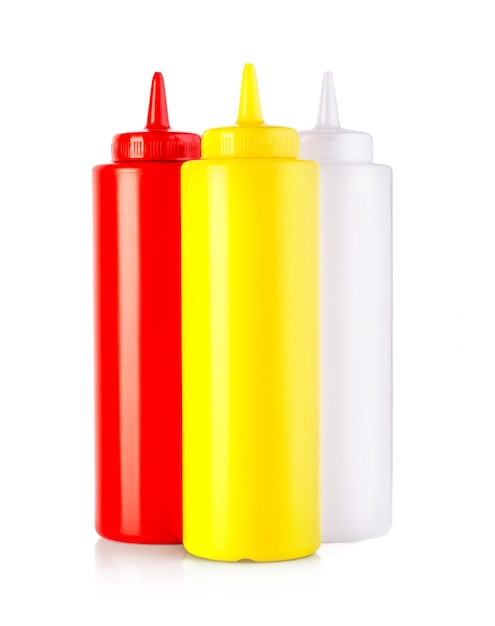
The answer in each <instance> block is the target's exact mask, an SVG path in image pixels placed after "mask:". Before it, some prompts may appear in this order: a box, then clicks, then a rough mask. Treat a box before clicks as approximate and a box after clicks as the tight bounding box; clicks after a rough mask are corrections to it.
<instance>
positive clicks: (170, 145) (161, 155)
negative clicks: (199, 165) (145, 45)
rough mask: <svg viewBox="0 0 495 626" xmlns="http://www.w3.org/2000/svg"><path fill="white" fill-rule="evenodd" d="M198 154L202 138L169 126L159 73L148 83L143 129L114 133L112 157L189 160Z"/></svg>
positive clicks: (135, 159) (162, 84) (120, 158)
mask: <svg viewBox="0 0 495 626" xmlns="http://www.w3.org/2000/svg"><path fill="white" fill-rule="evenodd" d="M200 156H201V137H200V136H199V135H195V134H194V133H179V132H176V131H173V130H171V129H170V124H169V122H168V112H167V98H166V96H165V85H164V82H163V76H162V75H161V73H160V72H155V74H154V76H153V81H152V83H151V93H150V106H149V109H148V122H147V124H146V128H145V129H144V130H140V131H138V132H136V133H122V134H121V135H115V137H114V138H113V141H112V160H113V161H114V162H119V161H188V160H189V159H199V158H200Z"/></svg>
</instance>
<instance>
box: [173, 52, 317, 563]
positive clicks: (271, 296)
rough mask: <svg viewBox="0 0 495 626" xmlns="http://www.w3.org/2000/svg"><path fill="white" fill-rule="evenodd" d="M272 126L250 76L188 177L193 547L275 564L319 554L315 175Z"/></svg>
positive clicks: (286, 135)
mask: <svg viewBox="0 0 495 626" xmlns="http://www.w3.org/2000/svg"><path fill="white" fill-rule="evenodd" d="M298 153H299V140H298V135H297V132H296V131H295V130H293V129H290V128H283V127H277V126H269V125H266V124H264V123H263V118H262V116H261V108H260V102H259V96H258V85H257V80H256V73H255V70H254V67H253V66H252V65H251V64H247V65H246V66H245V67H244V73H243V78H242V88H241V99H240V105H239V116H238V119H237V123H236V124H235V125H233V126H229V127H225V128H215V129H211V130H207V131H206V132H205V134H204V135H203V138H202V147H201V154H202V158H201V160H200V161H195V162H189V163H186V164H185V165H184V167H183V169H182V173H181V182H182V196H181V197H182V331H183V334H182V351H183V352H182V358H183V363H182V365H183V368H182V375H183V472H184V476H183V494H184V546H185V548H186V549H187V550H188V551H189V552H190V553H192V554H194V555H196V556H201V557H206V558H209V559H218V560H225V561H237V560H240V559H251V560H254V561H276V560H283V559H290V558H297V557H302V556H306V555H309V554H311V553H313V552H314V551H315V550H316V549H317V548H318V546H319V544H320V508H319V444H318V442H319V439H318V437H319V411H318V402H319V400H318V396H319V390H318V346H319V338H318V165H317V164H316V163H314V162H312V161H301V160H299V159H298V158H297V156H298Z"/></svg>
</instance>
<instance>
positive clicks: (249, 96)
mask: <svg viewBox="0 0 495 626" xmlns="http://www.w3.org/2000/svg"><path fill="white" fill-rule="evenodd" d="M237 123H238V124H239V125H240V126H258V125H259V124H263V116H262V114H261V104H260V94H259V91H258V79H257V78H256V70H255V69H254V65H253V64H252V63H246V65H245V66H244V71H243V73H242V85H241V99H240V101H239V114H238V116H237Z"/></svg>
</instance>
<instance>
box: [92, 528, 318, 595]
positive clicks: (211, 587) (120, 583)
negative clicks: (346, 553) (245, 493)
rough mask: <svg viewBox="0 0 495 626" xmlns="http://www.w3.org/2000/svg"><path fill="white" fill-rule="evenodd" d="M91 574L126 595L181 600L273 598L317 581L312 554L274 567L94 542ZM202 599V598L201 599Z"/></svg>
mask: <svg viewBox="0 0 495 626" xmlns="http://www.w3.org/2000/svg"><path fill="white" fill-rule="evenodd" d="M95 573H96V582H97V584H98V586H99V587H102V588H103V589H106V590H108V589H109V588H110V589H112V588H115V590H116V591H117V592H118V593H122V592H126V591H127V592H129V593H131V594H134V593H138V594H139V593H141V592H147V591H151V590H158V591H159V592H160V595H161V596H163V595H167V591H168V592H170V591H173V594H172V596H173V597H174V598H175V599H176V600H177V599H178V597H177V594H178V595H179V596H182V595H183V594H184V595H186V596H187V597H191V596H197V595H201V596H209V598H210V600H211V601H212V602H213V601H215V598H216V599H217V600H218V598H220V597H225V594H227V595H231V596H238V597H239V596H246V595H247V596H252V594H254V595H255V596H266V595H268V596H273V595H279V594H283V595H285V596H287V594H292V595H294V596H296V595H300V594H308V593H309V594H314V593H318V588H319V586H320V581H321V578H322V572H321V561H320V557H319V556H318V554H313V555H312V556H309V557H306V558H303V559H296V560H293V561H280V562H274V563H254V562H252V561H239V562H238V563H226V562H222V561H209V560H207V559H200V558H197V557H195V556H192V555H190V554H188V553H187V552H186V551H185V550H184V548H183V547H182V546H181V545H170V546H168V545H139V544H131V543H120V542H118V541H109V540H106V539H101V538H100V539H98V541H97V542H96V544H95ZM205 601H207V599H206V598H205Z"/></svg>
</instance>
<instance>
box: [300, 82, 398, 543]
mask: <svg viewBox="0 0 495 626" xmlns="http://www.w3.org/2000/svg"><path fill="white" fill-rule="evenodd" d="M318 119H319V122H318V125H317V127H316V129H314V130H313V131H306V132H303V133H301V134H300V137H301V156H302V157H303V158H317V159H318V162H319V163H320V181H321V182H320V184H321V208H320V325H321V329H320V332H321V371H320V375H321V428H322V430H321V453H322V459H321V467H322V476H321V482H322V539H323V541H324V542H337V541H357V540H361V539H369V538H372V537H378V536H380V535H383V534H385V533H386V532H387V531H388V530H389V528H390V525H391V521H392V512H391V509H392V498H391V490H392V171H391V169H390V168H389V167H388V166H386V165H377V164H374V163H371V157H372V154H371V146H372V144H371V137H370V136H369V135H366V134H365V133H354V132H353V131H347V130H344V129H341V128H340V126H339V120H338V113H337V105H336V102H335V93H334V89H333V78H332V76H331V74H328V73H327V74H326V75H325V78H324V83H323V89H322V98H321V106H320V114H319V118H318Z"/></svg>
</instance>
